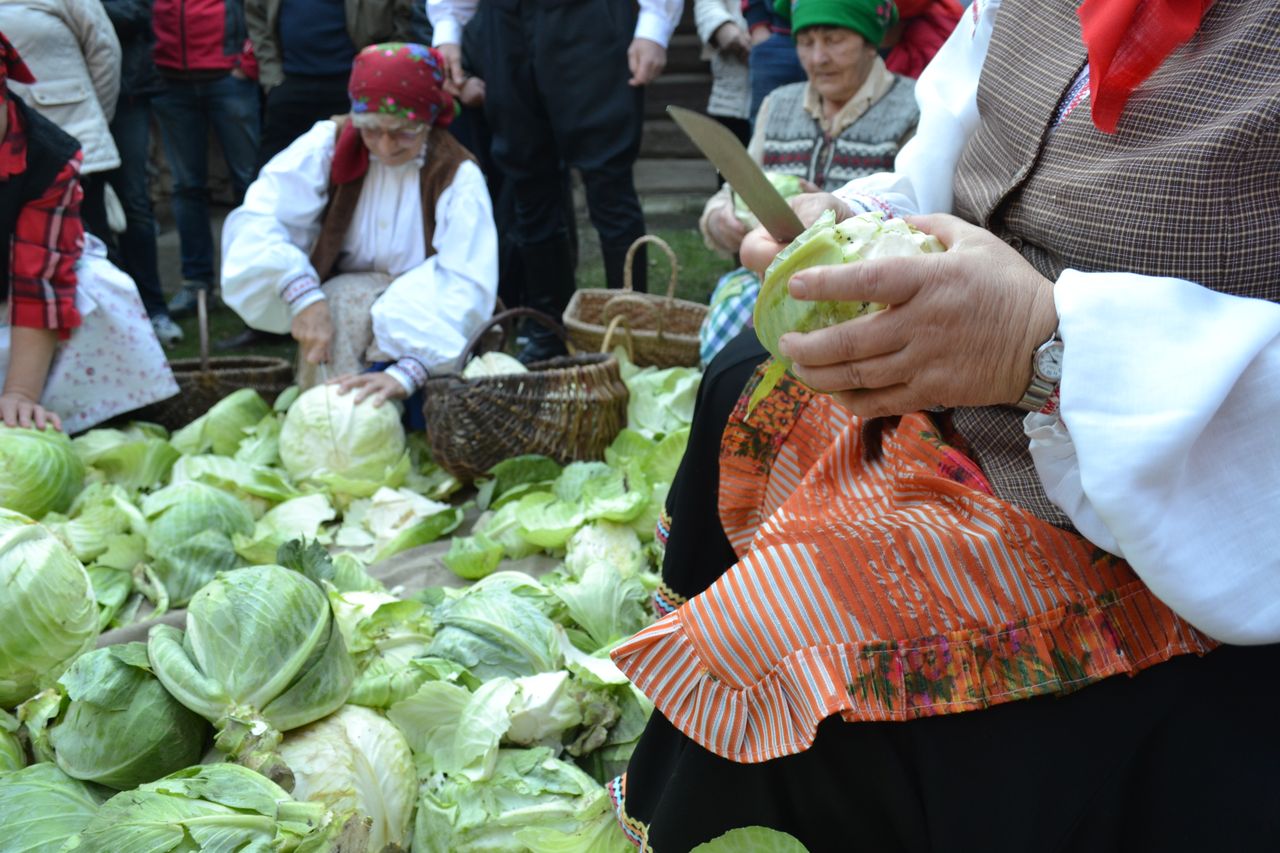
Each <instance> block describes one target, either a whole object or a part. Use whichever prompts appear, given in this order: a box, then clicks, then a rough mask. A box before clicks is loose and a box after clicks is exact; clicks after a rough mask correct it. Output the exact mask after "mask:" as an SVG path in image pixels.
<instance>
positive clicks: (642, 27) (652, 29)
mask: <svg viewBox="0 0 1280 853" xmlns="http://www.w3.org/2000/svg"><path fill="white" fill-rule="evenodd" d="M674 29H675V27H674V26H673V25H672V24H671V23H670V22H669V21H665V20H663V19H662V16H661V15H657V14H654V13H653V12H650V11H648V10H647V9H641V10H640V16H639V17H638V18H637V19H636V31H635V38H638V39H648V40H649V41H654V42H657V43H658V44H660V45H662V46H663V47H664V48H665V47H666V46H667V43H668V42H670V41H671V33H672V32H673V31H674Z"/></svg>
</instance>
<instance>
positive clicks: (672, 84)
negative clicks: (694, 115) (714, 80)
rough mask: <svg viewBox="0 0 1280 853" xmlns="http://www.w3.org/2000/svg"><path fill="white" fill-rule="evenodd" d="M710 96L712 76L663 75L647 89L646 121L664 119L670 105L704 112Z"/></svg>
mask: <svg viewBox="0 0 1280 853" xmlns="http://www.w3.org/2000/svg"><path fill="white" fill-rule="evenodd" d="M710 95H711V75H710V74H663V75H662V76H661V77H659V78H658V79H657V80H655V81H653V82H652V83H650V84H649V85H648V87H647V88H646V91H645V93H644V116H645V118H646V119H653V118H663V117H664V116H666V114H667V105H669V104H675V105H677V106H681V107H687V108H688V109H691V110H704V109H706V107H707V98H708V97H710Z"/></svg>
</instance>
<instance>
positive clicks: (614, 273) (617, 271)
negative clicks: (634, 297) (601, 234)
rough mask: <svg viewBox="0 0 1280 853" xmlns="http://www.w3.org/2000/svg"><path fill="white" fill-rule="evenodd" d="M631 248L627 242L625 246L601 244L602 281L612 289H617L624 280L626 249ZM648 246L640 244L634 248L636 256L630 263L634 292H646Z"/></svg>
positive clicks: (647, 290)
mask: <svg viewBox="0 0 1280 853" xmlns="http://www.w3.org/2000/svg"><path fill="white" fill-rule="evenodd" d="M629 248H631V244H630V243H628V244H626V245H625V246H601V247H600V254H601V255H602V256H603V258H604V281H605V284H606V285H607V286H608V287H609V288H610V289H612V290H618V289H619V288H621V287H622V286H623V285H624V284H625V283H626V282H625V270H626V265H627V250H628V249H629ZM647 249H648V246H641V247H640V248H639V249H637V250H636V256H635V258H634V259H633V260H632V263H631V289H632V290H634V291H635V292H636V293H648V292H649V288H648V280H649V275H648V273H649V264H648V252H647V251H646V250H647Z"/></svg>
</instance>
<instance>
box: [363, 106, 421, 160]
mask: <svg viewBox="0 0 1280 853" xmlns="http://www.w3.org/2000/svg"><path fill="white" fill-rule="evenodd" d="M360 138H361V139H363V140H364V144H365V147H366V148H368V149H369V153H371V154H372V155H373V156H375V157H377V158H378V160H379V161H380V162H382V163H385V164H386V165H388V166H401V165H404V164H405V163H408V162H409V161H410V160H413V159H414V158H415V157H417V156H418V155H419V154H421V153H422V146H423V145H424V144H426V141H427V126H426V125H425V124H422V123H421V122H416V121H401V120H400V119H397V118H393V117H392V116H378V117H377V120H376V121H374V122H372V123H371V124H369V125H363V126H361V127H360Z"/></svg>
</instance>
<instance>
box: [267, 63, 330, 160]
mask: <svg viewBox="0 0 1280 853" xmlns="http://www.w3.org/2000/svg"><path fill="white" fill-rule="evenodd" d="M348 77H349V75H347V74H340V75H337V76H332V77H310V76H306V75H302V74H290V75H288V76H287V77H285V78H284V82H283V83H281V84H280V85H279V86H276V87H275V88H274V89H272V90H271V91H270V92H268V93H267V108H266V115H265V117H264V118H263V123H262V144H261V145H260V146H259V147H258V169H259V170H261V169H262V167H263V166H265V165H266V164H267V161H269V160H270V159H271V158H272V157H274V156H276V155H277V154H279V153H280V152H281V151H283V150H284V149H286V148H288V147H289V146H290V145H291V144H292V143H293V140H295V139H297V138H298V137H299V136H301V135H302V134H304V133H306V132H307V131H308V130H310V129H311V127H312V126H313V125H314V124H315V123H316V122H318V121H323V120H325V119H329V118H333V117H334V116H338V115H345V114H346V113H348V112H350V110H351V101H350V98H349V96H348V95H347V79H348Z"/></svg>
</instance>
